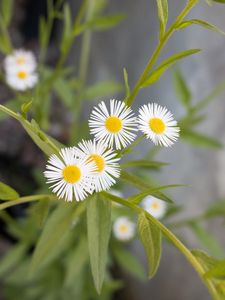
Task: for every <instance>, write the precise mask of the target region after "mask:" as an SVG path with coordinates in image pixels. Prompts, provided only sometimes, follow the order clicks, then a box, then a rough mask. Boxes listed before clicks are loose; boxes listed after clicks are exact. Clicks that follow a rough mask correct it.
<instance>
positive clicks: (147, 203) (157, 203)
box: [141, 196, 167, 219]
mask: <svg viewBox="0 0 225 300" xmlns="http://www.w3.org/2000/svg"><path fill="white" fill-rule="evenodd" d="M141 206H142V207H143V208H144V209H145V210H146V211H147V212H148V213H150V214H151V215H152V216H153V217H155V218H156V219H161V218H162V217H164V215H165V213H166V209H167V204H166V203H165V201H162V200H160V199H158V198H155V197H152V196H147V197H145V198H144V199H143V200H142V202H141Z"/></svg>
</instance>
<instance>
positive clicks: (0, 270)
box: [0, 243, 28, 278]
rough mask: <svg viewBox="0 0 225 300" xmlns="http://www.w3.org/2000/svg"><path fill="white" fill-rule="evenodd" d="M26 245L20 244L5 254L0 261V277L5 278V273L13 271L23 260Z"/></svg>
mask: <svg viewBox="0 0 225 300" xmlns="http://www.w3.org/2000/svg"><path fill="white" fill-rule="evenodd" d="M27 248H28V247H27V245H25V244H23V243H20V244H17V245H16V246H14V247H13V248H11V249H9V250H8V251H7V254H6V255H5V256H4V257H3V258H2V259H1V260H0V277H1V278H2V277H3V276H4V277H5V275H6V273H7V272H10V270H12V269H14V268H15V267H16V265H17V264H19V263H20V262H21V260H22V259H23V258H24V256H25V254H26V251H27Z"/></svg>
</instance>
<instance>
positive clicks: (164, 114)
mask: <svg viewBox="0 0 225 300" xmlns="http://www.w3.org/2000/svg"><path fill="white" fill-rule="evenodd" d="M138 123H139V129H140V130H141V131H142V132H143V133H144V134H146V136H147V138H149V139H151V140H152V142H153V143H154V144H155V145H160V146H162V145H163V146H165V147H168V146H171V145H172V144H173V143H174V142H175V141H176V140H177V139H178V137H179V131H180V129H179V127H177V122H176V121H175V120H174V119H173V115H172V114H171V113H170V112H169V111H168V110H167V108H165V107H162V106H160V105H158V104H156V103H149V104H148V105H143V106H142V107H141V108H140V109H139V117H138Z"/></svg>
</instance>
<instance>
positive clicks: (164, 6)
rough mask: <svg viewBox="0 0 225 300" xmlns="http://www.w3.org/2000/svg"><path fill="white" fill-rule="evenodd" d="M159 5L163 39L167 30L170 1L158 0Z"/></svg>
mask: <svg viewBox="0 0 225 300" xmlns="http://www.w3.org/2000/svg"><path fill="white" fill-rule="evenodd" d="M157 7H158V17H159V24H160V39H162V37H163V35H164V33H165V31H166V24H167V21H168V1H167V0H157Z"/></svg>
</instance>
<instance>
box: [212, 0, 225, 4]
mask: <svg viewBox="0 0 225 300" xmlns="http://www.w3.org/2000/svg"><path fill="white" fill-rule="evenodd" d="M212 1H213V2H217V3H221V4H225V0H212Z"/></svg>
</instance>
